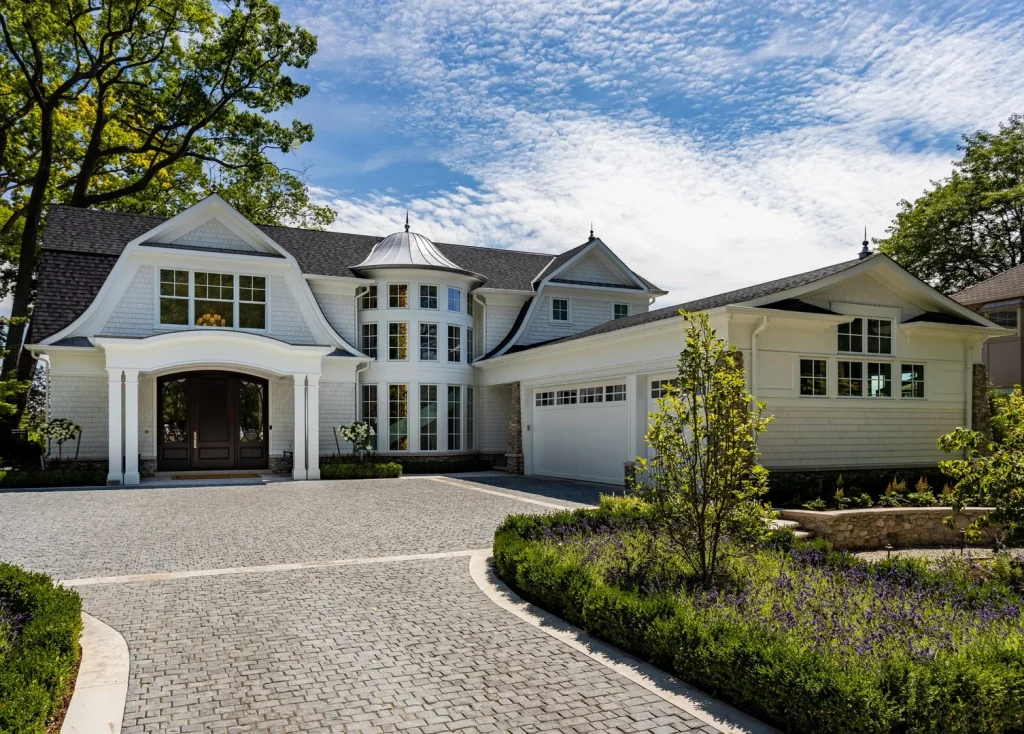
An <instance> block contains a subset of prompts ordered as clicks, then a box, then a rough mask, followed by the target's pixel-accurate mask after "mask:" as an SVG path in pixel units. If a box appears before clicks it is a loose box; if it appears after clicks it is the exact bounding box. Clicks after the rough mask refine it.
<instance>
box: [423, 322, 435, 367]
mask: <svg viewBox="0 0 1024 734" xmlns="http://www.w3.org/2000/svg"><path fill="white" fill-rule="evenodd" d="M420 361H421V362H436V361H437V324H420Z"/></svg>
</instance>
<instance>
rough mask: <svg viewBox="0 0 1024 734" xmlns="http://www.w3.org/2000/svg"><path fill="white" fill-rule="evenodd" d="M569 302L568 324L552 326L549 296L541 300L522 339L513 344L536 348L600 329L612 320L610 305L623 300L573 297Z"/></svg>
mask: <svg viewBox="0 0 1024 734" xmlns="http://www.w3.org/2000/svg"><path fill="white" fill-rule="evenodd" d="M555 297H556V298H557V297H558V296H555ZM569 301H570V304H569V322H568V323H564V322H553V321H552V320H551V296H542V297H541V299H540V304H539V306H538V308H537V310H536V311H534V313H533V315H532V316H531V317H530V323H529V324H527V326H526V330H525V332H524V334H523V336H522V337H520V339H519V340H518V341H517V342H516V343H517V344H536V343H537V342H545V341H550V340H551V339H561V338H562V337H566V336H570V335H572V334H579V333H580V332H582V331H586V330H587V329H592V328H594V327H595V326H600V325H601V324H603V323H605V322H606V321H611V320H612V315H613V314H612V304H614V303H619V302H621V301H622V299H621V298H618V299H617V298H608V299H596V298H575V297H572V298H570V299H569Z"/></svg>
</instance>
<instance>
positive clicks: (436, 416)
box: [416, 382, 448, 452]
mask: <svg viewBox="0 0 1024 734" xmlns="http://www.w3.org/2000/svg"><path fill="white" fill-rule="evenodd" d="M425 387H426V388H433V389H434V400H433V405H434V432H433V433H432V434H431V433H426V434H424V432H423V428H424V425H423V403H424V402H426V403H427V404H428V405H429V404H430V403H431V401H429V400H427V401H424V400H423V388H425ZM438 388H439V385H436V384H435V383H432V382H431V383H426V382H424V383H420V386H419V399H418V400H417V405H418V406H419V408H418V410H417V411H416V416H417V417H418V418H419V421H417V425H418V427H419V433H417V434H416V435H417V436H418V437H419V442H420V451H424V452H434V451H440V450H441V443H440V442H439V441H438V431H437V429H438V424H439V423H440V422H441V416H440V414H439V412H438V410H437V394H438ZM447 394H448V393H447V391H446V392H445V395H446V396H447ZM446 425H447V424H446ZM424 435H427V436H433V438H434V448H432V449H430V448H424V446H423V436H424Z"/></svg>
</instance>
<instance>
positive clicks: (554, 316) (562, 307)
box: [551, 298, 569, 321]
mask: <svg viewBox="0 0 1024 734" xmlns="http://www.w3.org/2000/svg"><path fill="white" fill-rule="evenodd" d="M551 320H552V321H568V320H569V299H568V298H552V299H551Z"/></svg>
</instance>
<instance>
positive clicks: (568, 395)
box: [555, 388, 579, 405]
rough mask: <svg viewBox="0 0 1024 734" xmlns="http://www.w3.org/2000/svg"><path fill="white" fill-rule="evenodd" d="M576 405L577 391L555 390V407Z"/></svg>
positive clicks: (570, 389)
mask: <svg viewBox="0 0 1024 734" xmlns="http://www.w3.org/2000/svg"><path fill="white" fill-rule="evenodd" d="M578 403H579V391H578V390H577V389H576V388H569V389H568V390H555V405H577V404H578Z"/></svg>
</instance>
